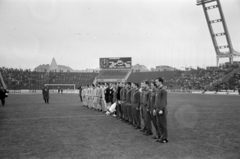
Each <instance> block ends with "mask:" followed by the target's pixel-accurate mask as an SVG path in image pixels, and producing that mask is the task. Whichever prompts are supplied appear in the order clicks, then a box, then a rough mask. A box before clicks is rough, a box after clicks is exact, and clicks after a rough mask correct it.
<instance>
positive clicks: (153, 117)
mask: <svg viewBox="0 0 240 159" xmlns="http://www.w3.org/2000/svg"><path fill="white" fill-rule="evenodd" d="M151 121H152V123H153V126H154V128H155V130H156V133H157V132H158V128H157V116H156V115H155V116H154V115H153V110H151ZM157 135H158V134H157Z"/></svg>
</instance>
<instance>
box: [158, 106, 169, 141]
mask: <svg viewBox="0 0 240 159" xmlns="http://www.w3.org/2000/svg"><path fill="white" fill-rule="evenodd" d="M156 113H157V115H156V117H157V128H158V132H157V135H158V136H160V137H161V138H162V139H167V137H168V132H167V111H163V114H159V110H157V112H156Z"/></svg>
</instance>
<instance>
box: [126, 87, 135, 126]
mask: <svg viewBox="0 0 240 159" xmlns="http://www.w3.org/2000/svg"><path fill="white" fill-rule="evenodd" d="M131 92H132V89H131V82H127V92H126V110H127V112H126V120H127V121H128V122H129V124H133V123H132V115H131Z"/></svg>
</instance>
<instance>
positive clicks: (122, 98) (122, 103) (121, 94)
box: [120, 87, 125, 119]
mask: <svg viewBox="0 0 240 159" xmlns="http://www.w3.org/2000/svg"><path fill="white" fill-rule="evenodd" d="M124 92H125V88H124V87H123V88H122V89H121V90H120V101H121V114H120V118H121V119H124Z"/></svg>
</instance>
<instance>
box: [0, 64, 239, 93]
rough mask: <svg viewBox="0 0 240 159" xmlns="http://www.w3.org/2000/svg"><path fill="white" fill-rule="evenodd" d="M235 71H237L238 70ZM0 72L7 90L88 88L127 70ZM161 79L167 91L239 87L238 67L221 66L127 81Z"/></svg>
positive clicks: (142, 75)
mask: <svg viewBox="0 0 240 159" xmlns="http://www.w3.org/2000/svg"><path fill="white" fill-rule="evenodd" d="M238 69H239V70H238ZM0 72H1V74H2V77H3V79H4V81H5V84H6V85H7V87H8V89H41V88H42V87H43V85H44V84H75V85H76V86H77V87H78V86H80V85H88V84H90V83H92V82H93V81H94V78H95V77H96V76H98V79H101V78H102V79H109V78H112V79H123V78H124V77H125V76H126V75H127V73H128V70H101V71H100V73H99V74H98V73H76V72H35V71H30V70H22V69H13V68H4V67H2V68H1V67H0ZM158 76H162V77H164V78H165V81H166V82H165V85H166V86H167V88H168V89H181V90H206V89H208V88H209V87H212V88H214V89H215V90H222V89H231V90H236V89H239V88H240V67H239V66H238V65H222V66H219V67H207V69H203V68H197V69H191V70H189V71H181V70H176V71H163V72H138V73H133V72H132V73H131V74H130V76H129V77H128V79H127V81H128V82H137V83H139V81H142V80H148V79H149V78H151V79H154V78H156V77H158Z"/></svg>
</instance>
